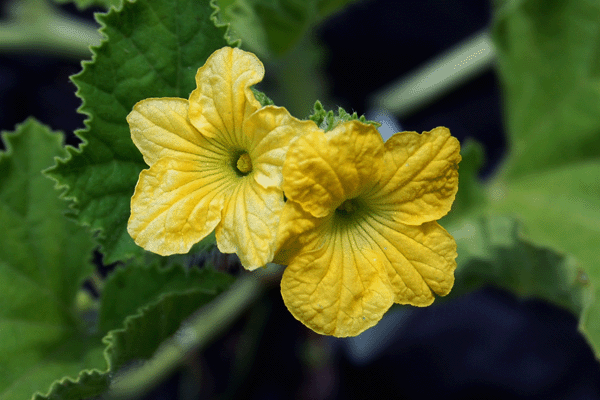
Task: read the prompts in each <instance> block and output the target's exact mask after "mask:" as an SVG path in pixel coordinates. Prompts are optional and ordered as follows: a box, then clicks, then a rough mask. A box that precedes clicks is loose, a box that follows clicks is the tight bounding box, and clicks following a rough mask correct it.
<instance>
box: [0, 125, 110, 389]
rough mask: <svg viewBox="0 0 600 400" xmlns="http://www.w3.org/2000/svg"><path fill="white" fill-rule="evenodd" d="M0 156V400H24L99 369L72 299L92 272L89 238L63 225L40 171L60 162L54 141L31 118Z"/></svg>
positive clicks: (9, 137)
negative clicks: (86, 370)
mask: <svg viewBox="0 0 600 400" xmlns="http://www.w3.org/2000/svg"><path fill="white" fill-rule="evenodd" d="M2 139H3V141H4V142H5V146H6V148H7V151H6V153H0V176H1V177H2V179H0V226H1V227H2V230H3V232H2V240H0V398H2V399H3V400H11V399H19V400H21V399H26V398H30V397H31V396H32V395H33V393H34V392H36V391H42V392H46V391H47V390H48V389H49V388H50V385H51V384H52V382H53V381H54V380H56V379H57V378H61V377H64V376H74V377H76V376H77V375H78V374H79V372H80V371H81V370H82V369H84V368H93V367H96V366H102V365H103V364H104V358H103V355H102V348H101V347H100V346H98V345H99V343H98V345H96V346H94V345H92V344H91V342H90V339H89V338H88V337H87V336H86V335H81V332H82V331H83V330H85V329H86V326H85V325H83V324H82V323H81V322H80V321H81V320H80V316H79V311H78V310H77V308H76V303H75V299H76V294H77V291H78V290H79V289H80V285H81V282H82V280H83V279H84V278H85V277H86V276H88V275H89V274H90V273H91V272H92V270H93V267H92V265H91V263H90V261H91V251H92V248H93V243H92V240H91V238H90V235H89V233H88V232H87V231H86V230H85V229H83V228H81V227H79V226H77V225H75V224H74V223H73V222H72V221H69V220H68V219H66V218H65V217H64V215H63V213H64V211H65V210H66V203H65V202H64V201H63V200H60V199H59V198H58V192H56V191H55V190H54V188H53V186H54V185H53V183H52V181H51V180H50V179H48V178H47V177H45V176H44V175H42V170H44V169H45V168H47V167H49V166H50V165H52V164H53V162H54V157H56V156H59V155H61V156H62V155H64V149H63V146H62V141H63V136H62V134H56V133H51V132H50V131H49V129H48V128H47V127H45V126H43V125H41V124H39V123H38V122H36V121H35V120H33V119H29V120H27V121H25V122H24V123H23V124H21V125H19V126H18V127H17V130H16V132H14V133H3V135H2Z"/></svg>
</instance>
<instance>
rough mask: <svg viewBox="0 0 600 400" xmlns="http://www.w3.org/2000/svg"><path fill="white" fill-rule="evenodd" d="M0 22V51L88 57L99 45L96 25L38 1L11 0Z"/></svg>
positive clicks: (99, 36)
mask: <svg viewBox="0 0 600 400" xmlns="http://www.w3.org/2000/svg"><path fill="white" fill-rule="evenodd" d="M7 11H8V18H7V19H6V20H5V22H2V23H0V52H24V51H26V52H36V53H45V54H51V55H58V56H62V57H69V58H76V59H86V58H90V55H91V52H90V49H89V48H90V46H91V45H99V44H100V40H101V35H100V33H99V32H98V27H97V26H96V25H94V24H90V23H88V22H86V21H83V20H79V19H76V18H73V17H70V16H67V15H64V14H62V13H61V12H60V11H59V9H58V8H56V7H55V6H52V5H51V4H50V3H48V2H47V1H42V0H15V1H14V2H13V3H10V4H9V8H8V10H7Z"/></svg>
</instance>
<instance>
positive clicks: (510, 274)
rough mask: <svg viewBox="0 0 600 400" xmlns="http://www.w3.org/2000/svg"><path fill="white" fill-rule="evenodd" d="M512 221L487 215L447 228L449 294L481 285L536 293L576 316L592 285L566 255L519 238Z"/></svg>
mask: <svg viewBox="0 0 600 400" xmlns="http://www.w3.org/2000/svg"><path fill="white" fill-rule="evenodd" d="M520 229H521V228H520V226H519V224H518V223H517V222H516V220H514V219H512V218H508V217H501V216H492V217H479V218H467V219H463V220H462V221H461V222H460V223H459V224H458V225H453V226H452V228H451V230H450V231H451V233H452V235H453V236H454V238H455V239H456V243H457V245H458V259H457V264H458V267H457V270H456V283H455V287H454V288H453V290H452V292H451V293H452V296H457V295H461V294H463V293H465V292H467V291H471V290H474V289H476V288H479V287H481V286H484V285H494V286H497V287H501V288H504V289H507V290H509V291H511V292H513V293H515V294H516V295H518V296H521V297H526V298H531V297H537V298H540V299H544V300H546V301H548V302H550V303H553V304H555V305H557V306H559V307H562V308H565V309H567V310H569V311H571V312H573V313H574V314H575V315H577V316H581V314H582V311H583V306H584V304H585V303H586V302H587V301H589V296H590V294H591V287H590V285H589V282H586V281H584V280H582V279H581V269H580V268H579V267H578V266H577V262H576V260H575V259H574V258H573V257H572V256H569V255H564V254H560V253H558V252H556V251H554V250H552V249H549V248H545V247H541V246H537V245H534V244H533V243H531V242H529V241H527V240H525V239H523V238H522V237H521V234H520Z"/></svg>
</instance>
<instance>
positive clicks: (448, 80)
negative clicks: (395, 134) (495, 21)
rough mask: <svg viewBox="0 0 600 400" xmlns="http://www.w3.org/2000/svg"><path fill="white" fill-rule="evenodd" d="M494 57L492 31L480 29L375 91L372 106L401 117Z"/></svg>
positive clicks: (485, 66) (487, 64) (445, 90)
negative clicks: (490, 34) (414, 69)
mask: <svg viewBox="0 0 600 400" xmlns="http://www.w3.org/2000/svg"><path fill="white" fill-rule="evenodd" d="M494 58H495V52H494V47H493V44H492V40H491V38H490V37H489V34H488V33H487V32H486V31H482V32H478V33H476V34H475V35H473V36H472V37H471V38H469V39H467V40H465V41H463V42H461V43H459V44H458V45H456V46H455V47H454V48H452V49H450V50H449V51H447V52H446V53H444V54H442V55H441V56H439V57H436V58H435V59H433V60H432V61H430V62H428V63H426V64H425V65H423V66H421V67H420V68H419V69H418V70H416V71H415V72H413V73H411V74H409V75H408V76H407V77H402V78H400V79H399V80H397V81H395V82H393V83H391V84H390V85H388V86H387V87H386V88H384V89H383V90H381V91H379V92H377V93H375V94H373V95H372V96H371V98H370V104H371V107H372V108H378V109H381V108H382V109H385V110H388V111H390V112H392V113H394V114H395V115H396V116H398V117H402V116H405V115H408V114H410V113H411V112H413V111H415V110H416V109H418V108H419V107H422V106H424V105H426V104H427V103H430V102H432V101H433V100H435V99H436V98H438V97H440V96H441V95H443V94H445V93H447V92H449V91H450V90H452V89H453V88H455V87H456V86H458V85H460V84H462V83H464V82H465V81H467V80H469V79H471V78H473V76H475V75H478V74H480V73H481V72H483V71H484V70H486V69H487V68H489V67H490V65H491V64H492V62H493V60H494Z"/></svg>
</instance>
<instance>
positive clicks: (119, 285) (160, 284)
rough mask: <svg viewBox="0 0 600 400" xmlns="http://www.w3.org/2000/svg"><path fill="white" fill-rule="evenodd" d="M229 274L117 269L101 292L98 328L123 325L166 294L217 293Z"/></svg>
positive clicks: (227, 282) (205, 270) (229, 280)
mask: <svg viewBox="0 0 600 400" xmlns="http://www.w3.org/2000/svg"><path fill="white" fill-rule="evenodd" d="M232 281H233V278H232V277H231V276H230V275H227V274H224V273H219V272H216V271H214V270H213V269H211V268H202V269H198V268H191V269H189V270H185V269H183V268H182V267H179V266H173V267H170V268H159V267H156V266H154V267H137V266H129V267H127V268H120V269H118V270H117V271H115V272H114V273H113V274H112V275H111V276H110V277H109V279H108V280H107V282H106V285H105V287H104V290H103V292H102V306H101V308H100V319H99V329H100V331H101V332H108V331H109V330H112V329H115V328H119V327H121V325H122V323H123V321H124V320H125V318H126V317H127V316H129V315H134V314H136V313H137V310H138V309H139V308H140V307H142V306H145V305H146V304H149V303H154V302H156V301H157V300H158V299H159V298H161V297H162V296H164V295H165V294H167V293H172V292H179V293H181V292H186V291H189V290H194V291H197V292H203V293H205V294H208V295H212V296H214V295H215V294H217V293H220V292H222V291H223V290H225V289H226V288H227V287H229V285H230V284H231V283H232Z"/></svg>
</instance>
